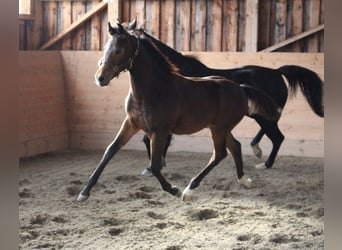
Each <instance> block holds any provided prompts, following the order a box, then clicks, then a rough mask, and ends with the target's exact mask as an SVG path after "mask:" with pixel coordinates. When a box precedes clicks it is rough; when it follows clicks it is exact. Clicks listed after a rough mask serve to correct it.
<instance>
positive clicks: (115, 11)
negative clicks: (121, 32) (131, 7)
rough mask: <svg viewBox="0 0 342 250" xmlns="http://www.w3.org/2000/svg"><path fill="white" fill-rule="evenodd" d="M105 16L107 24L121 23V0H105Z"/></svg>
mask: <svg viewBox="0 0 342 250" xmlns="http://www.w3.org/2000/svg"><path fill="white" fill-rule="evenodd" d="M107 1H108V6H107V14H108V22H111V23H116V21H117V20H120V21H121V22H122V21H123V20H121V4H122V2H121V0H107Z"/></svg>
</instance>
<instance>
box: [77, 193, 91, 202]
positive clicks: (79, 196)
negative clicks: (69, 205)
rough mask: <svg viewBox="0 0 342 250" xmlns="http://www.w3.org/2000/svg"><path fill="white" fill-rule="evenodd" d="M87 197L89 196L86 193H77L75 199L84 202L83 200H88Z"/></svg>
mask: <svg viewBox="0 0 342 250" xmlns="http://www.w3.org/2000/svg"><path fill="white" fill-rule="evenodd" d="M88 198H89V196H87V195H83V194H79V195H78V197H77V201H78V202H84V201H86V200H88Z"/></svg>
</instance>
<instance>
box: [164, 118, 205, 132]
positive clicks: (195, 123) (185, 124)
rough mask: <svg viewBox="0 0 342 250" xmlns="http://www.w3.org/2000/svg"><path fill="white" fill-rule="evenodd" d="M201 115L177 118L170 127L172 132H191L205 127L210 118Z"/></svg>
mask: <svg viewBox="0 0 342 250" xmlns="http://www.w3.org/2000/svg"><path fill="white" fill-rule="evenodd" d="M205 118H206V117H203V116H202V118H201V119H192V118H191V117H185V118H183V119H180V120H178V122H177V123H176V125H175V126H174V127H173V128H172V129H171V132H172V133H173V134H179V135H181V134H193V133H196V132H198V131H200V130H202V129H204V128H207V127H208V126H209V125H210V123H211V121H210V119H205Z"/></svg>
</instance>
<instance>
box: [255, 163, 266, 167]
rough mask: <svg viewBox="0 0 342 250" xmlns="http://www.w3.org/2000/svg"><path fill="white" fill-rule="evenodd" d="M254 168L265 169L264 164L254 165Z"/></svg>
mask: <svg viewBox="0 0 342 250" xmlns="http://www.w3.org/2000/svg"><path fill="white" fill-rule="evenodd" d="M255 168H256V169H267V167H266V164H265V163H264V162H263V163H259V164H257V165H255Z"/></svg>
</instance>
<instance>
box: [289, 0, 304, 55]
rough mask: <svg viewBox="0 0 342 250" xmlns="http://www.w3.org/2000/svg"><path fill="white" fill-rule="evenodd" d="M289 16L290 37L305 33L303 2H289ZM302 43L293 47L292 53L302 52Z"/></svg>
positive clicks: (296, 0) (294, 0)
mask: <svg viewBox="0 0 342 250" xmlns="http://www.w3.org/2000/svg"><path fill="white" fill-rule="evenodd" d="M289 8H290V10H291V11H289V13H288V14H287V15H288V32H287V33H288V36H287V37H293V36H295V35H298V34H300V33H302V32H303V2H302V1H298V0H291V1H290V2H289ZM301 47H302V46H301V43H300V42H295V43H293V44H292V46H291V51H293V52H300V51H302V48H301Z"/></svg>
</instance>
